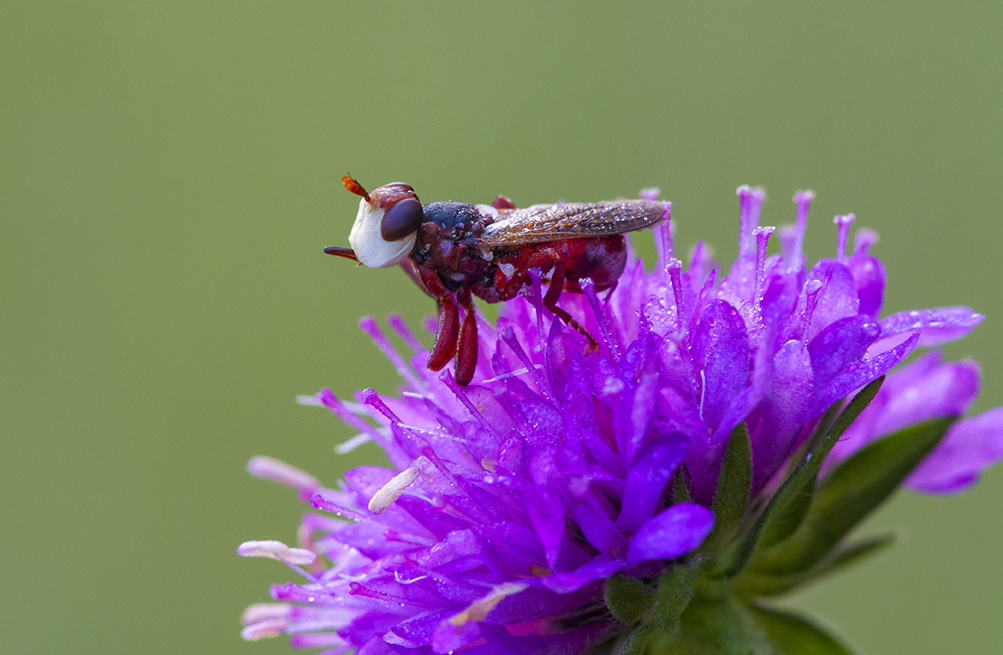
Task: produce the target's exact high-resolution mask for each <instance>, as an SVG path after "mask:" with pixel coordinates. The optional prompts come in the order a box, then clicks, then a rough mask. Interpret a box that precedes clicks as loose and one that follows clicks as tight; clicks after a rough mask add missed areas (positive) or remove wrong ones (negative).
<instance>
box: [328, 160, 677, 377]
mask: <svg viewBox="0 0 1003 655" xmlns="http://www.w3.org/2000/svg"><path fill="white" fill-rule="evenodd" d="M341 181H342V183H344V185H345V188H346V189H348V190H349V191H351V192H352V193H354V194H356V195H359V196H362V200H360V201H359V213H358V216H356V218H355V225H354V226H353V227H352V232H351V234H350V235H349V237H348V242H349V244H350V246H351V247H350V248H343V247H339V246H330V247H328V248H325V249H324V252H326V253H328V254H329V255H336V256H338V257H345V258H347V259H351V260H353V261H357V262H359V263H360V264H364V265H366V266H369V267H372V268H383V267H387V266H393V265H395V264H400V265H401V266H402V267H403V268H404V270H405V271H407V273H408V274H409V275H410V277H411V278H412V279H413V280H414V281H415V282H416V283H417V284H418V285H419V286H420V287H421V288H422V289H423V290H424V291H425V292H426V293H427V294H428V295H430V296H431V297H432V298H434V299H435V301H436V303H437V304H438V328H437V330H436V334H435V344H434V345H433V346H432V351H431V353H430V355H429V358H428V368H429V369H430V370H433V371H437V370H439V369H441V368H442V367H443V366H445V365H446V364H447V363H448V362H449V360H450V359H451V358H453V356H454V355H455V356H456V373H455V377H456V381H457V382H458V383H459V384H461V385H465V384H468V383H469V382H470V380H471V379H472V378H473V375H474V369H475V367H476V365H477V323H476V320H475V318H474V306H473V299H472V296H477V297H478V298H480V299H482V300H484V301H485V302H489V303H496V302H502V301H506V300H511V299H512V298H514V297H516V296H517V295H527V294H529V293H531V292H532V288H533V279H532V276H531V274H530V271H531V270H532V269H539V271H540V273H541V274H542V275H543V276H544V280H545V281H548V282H549V287H548V289H547V292H546V293H545V294H544V297H543V304H544V306H545V307H547V309H549V310H550V311H552V312H553V313H554V314H555V315H557V316H558V317H560V318H561V320H563V321H564V322H565V323H567V324H568V325H570V326H571V327H572V328H574V329H575V330H577V331H578V332H580V333H581V334H582V335H584V336H585V337H586V338H587V339H588V340H589V348H590V349H593V350H597V349H598V344H597V342H596V340H595V338H593V337H592V335H591V334H589V333H588V331H586V330H585V328H584V327H582V325H581V324H579V323H578V321H576V320H575V319H574V318H572V316H571V315H570V314H569V313H568V312H567V311H565V310H564V309H562V308H561V307H559V306H558V304H557V302H558V300H559V299H560V297H561V292H562V291H564V290H567V291H571V292H581V287H580V286H579V280H581V279H582V278H589V279H591V280H592V283H593V284H594V285H595V289H596V290H597V291H601V290H603V289H608V288H610V287H612V286H613V285H614V284H616V281H617V279H618V278H619V277H620V274H621V273H623V269H624V266H625V264H626V262H627V243H626V239H625V238H624V236H623V235H624V234H625V233H626V232H632V231H634V230H641V229H644V228H648V227H652V226H653V225H655V224H656V223H658V222H659V221H661V220H662V218H663V217H665V216H666V215H667V214H668V210H669V208H670V204H669V203H667V202H659V201H655V200H618V201H612V202H598V203H592V204H587V203H558V204H552V205H533V206H531V207H525V208H522V209H517V208H516V207H515V205H513V204H512V202H511V201H510V200H509V199H508V198H506V197H504V196H499V197H498V198H497V199H496V200H495V201H494V203H492V204H491V205H469V204H467V203H463V202H454V201H448V202H434V203H431V204H428V205H422V204H421V201H420V200H418V196H417V195H416V194H415V192H414V189H412V188H411V187H410V186H409V185H407V184H403V183H401V182H394V183H392V184H386V185H384V186H381V187H379V188H377V189H373V191H372V192H367V191H366V190H365V189H364V188H363V187H362V185H361V184H359V183H358V182H356V181H355V179H353V178H352V177H351V176H350V175H346V176H345V177H343V178H342V180H341ZM458 307H462V308H463V311H464V317H463V323H462V325H461V323H460V317H459V309H458Z"/></svg>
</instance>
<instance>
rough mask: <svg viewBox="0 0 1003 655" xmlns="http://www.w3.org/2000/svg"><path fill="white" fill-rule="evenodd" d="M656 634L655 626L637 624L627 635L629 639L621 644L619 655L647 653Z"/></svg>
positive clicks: (641, 654) (642, 654)
mask: <svg viewBox="0 0 1003 655" xmlns="http://www.w3.org/2000/svg"><path fill="white" fill-rule="evenodd" d="M654 634H655V627H654V626H652V625H639V626H637V627H636V628H634V629H633V630H631V632H630V634H629V635H627V639H626V640H625V641H624V642H623V645H622V646H620V650H618V651H617V655H645V653H647V652H648V644H649V643H650V641H651V638H652V636H654Z"/></svg>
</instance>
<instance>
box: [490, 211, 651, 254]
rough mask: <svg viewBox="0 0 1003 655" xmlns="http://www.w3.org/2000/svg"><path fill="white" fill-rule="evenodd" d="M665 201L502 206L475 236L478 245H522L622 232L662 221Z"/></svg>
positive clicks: (639, 228)
mask: <svg viewBox="0 0 1003 655" xmlns="http://www.w3.org/2000/svg"><path fill="white" fill-rule="evenodd" d="M668 208H669V203H667V202H657V201H652V200H617V201H612V202H597V203H591V204H586V203H581V202H569V203H565V204H558V205H533V206H532V207H525V208H523V209H503V210H500V211H499V212H498V218H497V219H496V220H495V222H494V223H492V224H490V225H488V226H487V227H486V228H485V229H484V232H483V233H482V234H481V236H480V237H479V238H478V239H477V245H479V246H525V245H530V244H534V243H542V242H544V241H558V240H561V239H576V238H582V237H600V236H608V235H610V234H623V233H624V232H633V231H634V230H641V229H644V228H646V227H651V226H653V225H655V224H656V223H658V222H659V221H660V220H662V216H663V215H664V214H665V212H666V210H667V209H668Z"/></svg>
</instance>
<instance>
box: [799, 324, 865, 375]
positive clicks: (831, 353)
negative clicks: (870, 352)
mask: <svg viewBox="0 0 1003 655" xmlns="http://www.w3.org/2000/svg"><path fill="white" fill-rule="evenodd" d="M878 333H879V331H878V326H877V324H876V323H874V321H872V320H871V319H869V318H868V317H866V316H848V317H846V318H842V319H839V320H838V321H835V322H834V323H832V324H830V325H829V326H828V327H826V328H825V329H824V330H822V332H820V333H819V334H818V336H816V337H815V338H814V339H812V340H811V343H809V344H808V356H809V357H810V358H811V368H812V372H813V374H814V376H815V387H816V388H818V389H822V388H824V387H826V386H827V385H828V384H829V383H830V382H832V380H833V378H835V377H836V376H837V375H839V374H840V373H842V372H843V371H844V370H846V369H847V367H849V366H851V365H853V364H856V363H857V362H859V361H860V359H861V358H863V356H864V353H866V352H867V347H868V346H870V345H871V343H872V342H873V341H874V339H876V338H877V336H878Z"/></svg>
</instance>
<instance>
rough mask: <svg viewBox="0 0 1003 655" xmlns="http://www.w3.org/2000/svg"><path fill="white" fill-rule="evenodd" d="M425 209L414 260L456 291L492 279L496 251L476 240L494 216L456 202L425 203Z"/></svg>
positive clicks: (415, 246)
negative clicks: (437, 275) (433, 272)
mask: <svg viewBox="0 0 1003 655" xmlns="http://www.w3.org/2000/svg"><path fill="white" fill-rule="evenodd" d="M424 211H425V222H424V223H423V224H422V225H421V227H420V228H419V229H418V239H417V241H416V242H415V244H414V249H413V250H412V251H411V259H412V260H414V263H415V264H417V265H418V266H420V267H424V268H428V269H431V270H433V271H435V272H436V273H438V274H439V278H440V279H441V280H442V282H443V284H445V285H446V287H447V288H448V289H450V290H453V291H455V290H456V289H458V288H460V287H471V286H473V285H476V284H478V283H482V282H484V281H485V280H488V279H490V278H491V276H492V275H493V272H494V266H495V264H494V261H493V257H494V256H493V253H492V251H491V249H485V248H480V247H478V246H477V245H475V241H476V239H477V237H478V236H480V234H481V233H482V232H483V231H484V228H485V227H486V226H488V225H489V224H490V223H491V222H492V218H491V217H490V216H488V215H485V214H482V213H481V212H479V211H477V209H476V208H475V207H474V206H473V205H468V204H467V203H463V202H455V201H449V202H435V203H432V204H429V205H425V207H424Z"/></svg>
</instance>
